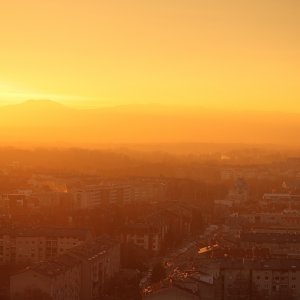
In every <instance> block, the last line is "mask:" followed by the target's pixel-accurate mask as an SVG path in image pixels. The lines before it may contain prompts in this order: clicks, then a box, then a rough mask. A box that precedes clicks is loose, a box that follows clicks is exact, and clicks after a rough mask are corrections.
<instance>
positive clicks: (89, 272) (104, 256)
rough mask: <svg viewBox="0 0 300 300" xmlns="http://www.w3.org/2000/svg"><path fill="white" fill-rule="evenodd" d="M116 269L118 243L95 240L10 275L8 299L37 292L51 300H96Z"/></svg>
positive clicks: (106, 238)
mask: <svg viewBox="0 0 300 300" xmlns="http://www.w3.org/2000/svg"><path fill="white" fill-rule="evenodd" d="M119 270H120V245H119V243H118V242H116V241H114V240H112V239H110V238H108V237H106V236H103V237H99V238H97V239H95V240H93V241H90V242H86V243H83V244H81V245H79V246H77V247H75V248H73V249H71V250H69V251H67V253H65V254H63V255H60V256H57V257H56V258H52V259H50V260H48V261H45V262H41V263H39V264H34V265H32V266H29V267H27V268H26V269H25V270H23V271H21V272H19V273H17V274H14V275H12V276H11V278H10V293H11V299H12V300H14V299H20V298H17V297H18V296H20V295H21V296H22V295H24V294H26V293H27V292H28V291H30V290H38V291H39V292H40V293H42V294H45V295H48V296H49V297H50V299H52V300H92V299H100V297H101V294H102V293H103V289H104V287H105V285H106V284H107V283H108V282H109V281H110V280H111V279H112V278H113V277H114V276H115V275H116V274H117V273H118V272H119ZM21 299H22V298H21Z"/></svg>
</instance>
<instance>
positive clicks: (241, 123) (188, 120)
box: [0, 100, 300, 147]
mask: <svg viewBox="0 0 300 300" xmlns="http://www.w3.org/2000/svg"><path fill="white" fill-rule="evenodd" d="M299 132H300V116H299V115H298V114H287V113H264V112H226V111H218V110H215V111H212V110H205V109H203V108H200V107H175V106H174V107H172V106H171V107H168V106H161V105H132V106H130V105H129V106H119V107H112V108H100V109H88V110H83V109H82V110H79V109H73V108H70V107H67V106H64V105H61V104H59V103H56V102H53V101H49V100H31V101H27V102H24V103H21V104H18V105H9V106H5V107H0V139H1V142H2V144H5V145H7V144H8V145H14V146H18V145H51V146H58V147H59V146H72V145H73V146H81V147H89V146H97V145H99V144H103V143H107V144H114V143H117V144H121V143H247V144H251V143H255V144H282V145H297V146H299V145H300V139H299Z"/></svg>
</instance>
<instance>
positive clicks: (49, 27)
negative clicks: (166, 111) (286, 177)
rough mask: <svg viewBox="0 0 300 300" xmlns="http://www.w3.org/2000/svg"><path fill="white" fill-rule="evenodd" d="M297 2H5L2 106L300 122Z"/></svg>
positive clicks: (1, 14) (0, 14) (1, 11)
mask: <svg viewBox="0 0 300 300" xmlns="http://www.w3.org/2000/svg"><path fill="white" fill-rule="evenodd" d="M299 20H300V2H299V1H298V0H251V1H250V0H249V1H247V0H245V1H241V0H226V1H224V0H209V1H208V0H185V1H182V0H163V1H162V0H152V1H146V0H111V1H99V0H75V1H71V0H51V1H50V0H45V1H40V0H26V1H24V0H2V1H1V7H0V28H1V29H0V33H1V47H0V68H1V69H0V70H1V71H0V103H1V104H2V105H6V104H11V103H20V102H23V101H25V100H28V99H50V100H55V101H58V102H60V103H63V104H67V105H69V106H72V107H80V108H90V107H101V106H116V105H127V104H149V103H158V104H164V105H173V106H182V105H187V106H195V105H196V106H199V107H205V108H219V109H226V110H255V111H257V110H262V111H289V112H300V101H299V96H300V85H299V82H300V75H299V74H300V72H299V70H300V59H299V55H300V43H299V36H300V21H299Z"/></svg>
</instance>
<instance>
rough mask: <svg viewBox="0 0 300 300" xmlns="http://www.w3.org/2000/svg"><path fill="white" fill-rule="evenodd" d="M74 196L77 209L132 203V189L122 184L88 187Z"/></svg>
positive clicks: (79, 190) (78, 190)
mask: <svg viewBox="0 0 300 300" xmlns="http://www.w3.org/2000/svg"><path fill="white" fill-rule="evenodd" d="M73 195H74V207H75V208H77V209H93V208H95V207H98V206H100V205H101V204H107V203H124V202H125V203H126V202H130V201H131V187H130V185H127V184H121V183H102V184H97V185H87V186H85V187H84V188H82V189H77V190H75V191H73Z"/></svg>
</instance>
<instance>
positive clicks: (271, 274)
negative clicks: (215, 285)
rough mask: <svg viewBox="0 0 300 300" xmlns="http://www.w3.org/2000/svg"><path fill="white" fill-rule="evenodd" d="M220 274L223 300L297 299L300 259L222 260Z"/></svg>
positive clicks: (299, 284) (299, 291)
mask: <svg viewBox="0 0 300 300" xmlns="http://www.w3.org/2000/svg"><path fill="white" fill-rule="evenodd" d="M220 274H221V278H222V281H223V283H222V289H223V299H224V300H227V299H235V298H234V296H236V295H239V296H240V297H242V298H239V299H249V300H251V299H257V298H259V297H263V299H286V300H288V299H300V261H299V260H293V259H265V260H245V259H242V260H224V261H222V262H221V265H220ZM276 297H279V298H276ZM280 297H281V298H280Z"/></svg>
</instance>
